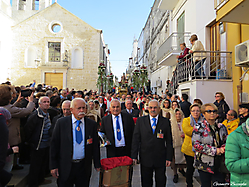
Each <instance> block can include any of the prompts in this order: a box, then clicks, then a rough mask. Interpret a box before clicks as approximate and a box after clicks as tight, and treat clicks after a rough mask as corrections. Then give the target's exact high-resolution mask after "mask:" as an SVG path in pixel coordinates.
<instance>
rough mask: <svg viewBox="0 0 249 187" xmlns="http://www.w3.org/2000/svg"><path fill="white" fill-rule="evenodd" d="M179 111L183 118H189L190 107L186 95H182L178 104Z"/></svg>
mask: <svg viewBox="0 0 249 187" xmlns="http://www.w3.org/2000/svg"><path fill="white" fill-rule="evenodd" d="M180 106H181V110H182V112H183V114H184V116H185V118H187V117H189V116H190V106H191V103H190V102H188V95H187V94H182V102H180Z"/></svg>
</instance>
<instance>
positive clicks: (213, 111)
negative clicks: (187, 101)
mask: <svg viewBox="0 0 249 187" xmlns="http://www.w3.org/2000/svg"><path fill="white" fill-rule="evenodd" d="M205 112H207V113H208V114H211V113H217V112H218V111H217V110H205Z"/></svg>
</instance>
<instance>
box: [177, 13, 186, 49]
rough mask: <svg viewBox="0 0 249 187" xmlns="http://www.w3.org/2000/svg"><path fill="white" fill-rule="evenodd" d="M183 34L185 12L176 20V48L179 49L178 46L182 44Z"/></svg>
mask: <svg viewBox="0 0 249 187" xmlns="http://www.w3.org/2000/svg"><path fill="white" fill-rule="evenodd" d="M184 32H185V12H183V13H182V14H181V15H180V17H179V18H178V19H177V33H178V36H177V48H178V49H180V44H181V43H184V42H185V41H184Z"/></svg>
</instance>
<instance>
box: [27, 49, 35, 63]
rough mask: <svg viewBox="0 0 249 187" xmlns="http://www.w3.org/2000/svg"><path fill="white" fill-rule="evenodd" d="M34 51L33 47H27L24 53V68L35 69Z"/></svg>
mask: <svg viewBox="0 0 249 187" xmlns="http://www.w3.org/2000/svg"><path fill="white" fill-rule="evenodd" d="M35 59H36V50H35V49H34V48H33V47H28V48H27V49H26V52H25V65H26V67H36V62H35Z"/></svg>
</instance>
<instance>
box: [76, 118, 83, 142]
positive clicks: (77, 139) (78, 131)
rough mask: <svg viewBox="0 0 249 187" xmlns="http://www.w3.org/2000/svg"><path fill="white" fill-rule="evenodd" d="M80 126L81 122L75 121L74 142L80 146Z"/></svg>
mask: <svg viewBox="0 0 249 187" xmlns="http://www.w3.org/2000/svg"><path fill="white" fill-rule="evenodd" d="M80 124H81V121H80V120H77V124H76V128H75V132H76V142H77V143H78V144H80V143H81V142H82V140H83V137H82V131H81V128H80Z"/></svg>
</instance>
